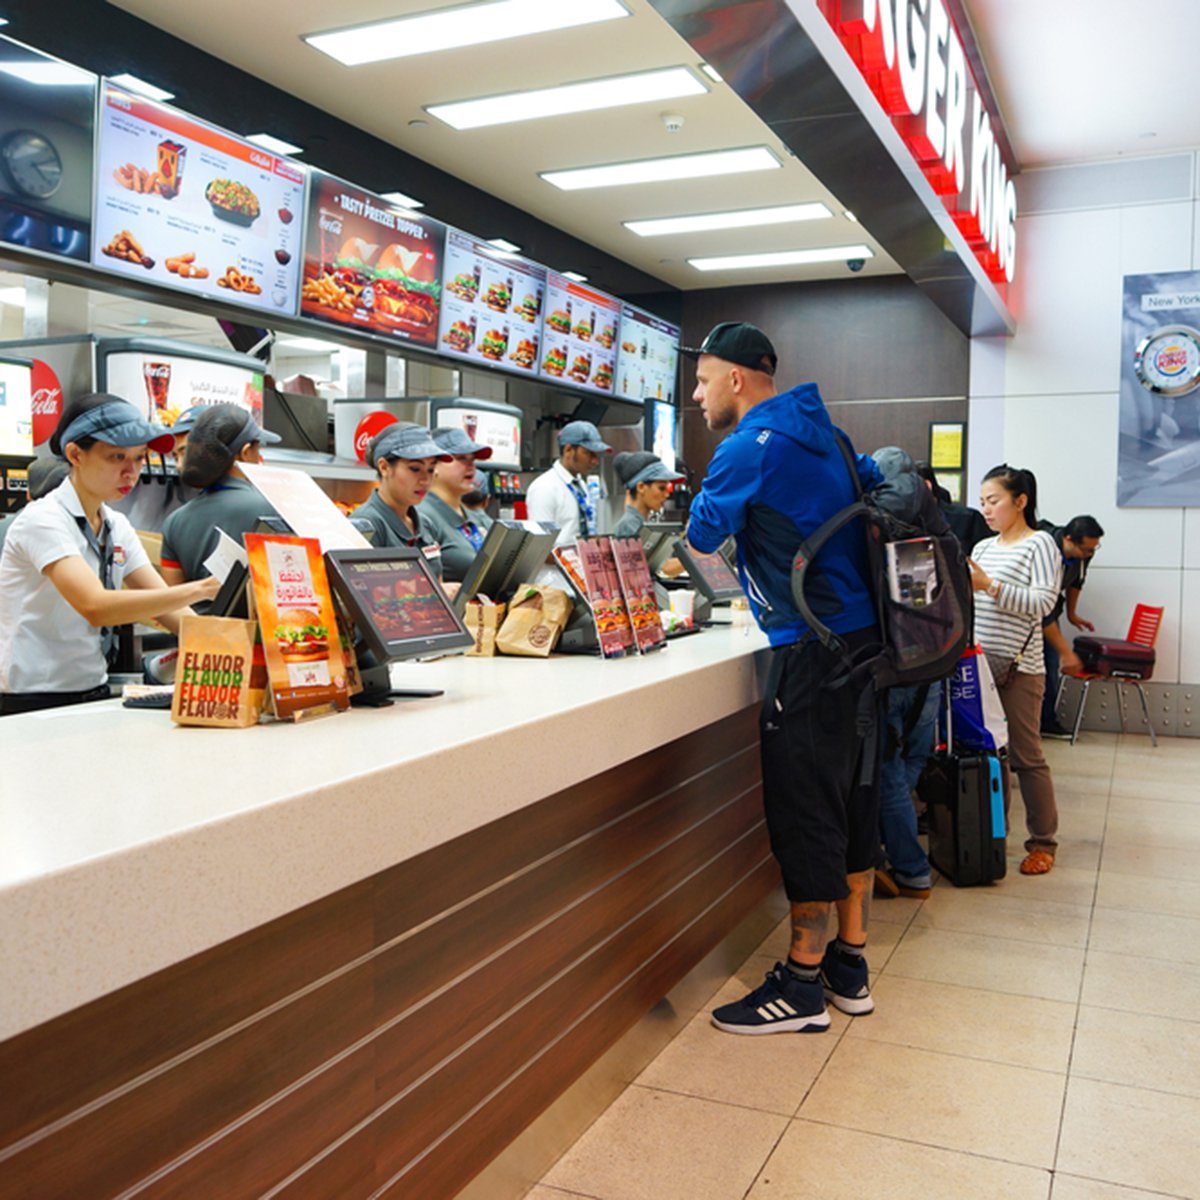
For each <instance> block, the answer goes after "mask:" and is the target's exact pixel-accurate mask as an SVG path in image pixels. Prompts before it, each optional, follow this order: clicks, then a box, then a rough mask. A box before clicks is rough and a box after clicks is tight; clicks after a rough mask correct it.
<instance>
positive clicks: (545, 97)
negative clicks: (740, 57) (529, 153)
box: [425, 67, 708, 129]
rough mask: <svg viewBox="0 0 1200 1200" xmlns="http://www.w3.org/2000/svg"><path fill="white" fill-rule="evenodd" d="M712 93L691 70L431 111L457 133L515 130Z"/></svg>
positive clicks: (674, 69) (570, 86)
mask: <svg viewBox="0 0 1200 1200" xmlns="http://www.w3.org/2000/svg"><path fill="white" fill-rule="evenodd" d="M707 91H708V88H707V87H706V86H705V85H704V84H703V83H701V82H700V80H699V79H697V78H696V76H695V75H693V74H692V72H691V71H689V70H688V69H687V67H667V68H665V69H663V70H659V71H638V72H636V73H634V74H632V75H616V76H613V77H611V78H608V79H588V80H584V81H583V82H582V83H568V84H564V85H563V86H562V87H550V88H538V89H536V90H535V91H530V92H509V93H507V94H506V95H503V96H486V97H484V98H482V99H479V100H457V101H455V102H454V103H453V104H431V105H429V106H428V108H426V110H425V111H426V112H428V113H429V114H430V115H432V116H435V117H437V119H438V120H439V121H445V122H446V124H447V125H451V126H453V127H454V128H455V129H481V128H483V127H484V126H487V125H509V124H512V122H514V121H530V120H533V119H535V118H537V117H559V116H564V115H566V114H567V113H581V112H595V111H596V110H597V109H602V108H620V107H622V106H623V105H626V104H644V103H645V102H647V101H649V100H675V99H678V98H679V97H680V96H702V95H704V94H705V93H706V92H707Z"/></svg>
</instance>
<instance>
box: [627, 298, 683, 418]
mask: <svg viewBox="0 0 1200 1200" xmlns="http://www.w3.org/2000/svg"><path fill="white" fill-rule="evenodd" d="M678 375H679V326H678V325H672V324H671V323H670V322H669V321H664V320H662V319H661V318H660V317H656V316H654V315H653V314H651V313H648V312H643V311H642V309H640V308H634V307H633V306H632V305H630V304H625V305H623V306H622V307H621V348H620V354H619V355H618V356H617V391H616V394H617V395H618V396H621V397H624V398H625V399H627V400H665V401H666V402H667V403H668V404H673V403H674V402H675V381H676V379H677V377H678Z"/></svg>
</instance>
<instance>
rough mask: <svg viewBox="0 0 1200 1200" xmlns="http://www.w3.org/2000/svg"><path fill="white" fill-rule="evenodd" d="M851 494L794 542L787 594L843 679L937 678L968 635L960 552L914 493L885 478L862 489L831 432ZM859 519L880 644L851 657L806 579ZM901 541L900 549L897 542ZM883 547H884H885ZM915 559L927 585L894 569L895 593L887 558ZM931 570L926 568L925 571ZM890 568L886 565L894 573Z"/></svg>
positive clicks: (877, 684)
mask: <svg viewBox="0 0 1200 1200" xmlns="http://www.w3.org/2000/svg"><path fill="white" fill-rule="evenodd" d="M835 436H836V438H837V444H838V448H839V449H840V450H841V452H842V457H843V458H844V459H845V461H846V467H847V469H848V470H849V472H850V478H851V479H852V480H853V481H854V491H855V494H856V495H857V497H858V499H857V500H856V501H855V502H854V503H853V504H849V505H847V506H846V507H845V508H843V509H841V510H840V511H838V512H836V513H834V515H833V516H832V517H830V518H829V519H828V520H827V521H826V522H825V523H824V524H823V525H821V526H820V527H819V528H818V529H816V530H814V532H813V533H811V534H810V535H809V536H808V537H807V538H805V539H804V541H803V542H801V544H800V548H799V549H798V550H797V551H796V555H795V557H794V558H793V560H792V598H793V600H794V602H795V605H796V608H797V609H798V610H799V612H800V615H801V616H802V617H803V618H804V620H805V621H806V622H807V623H808V626H809V628H810V629H811V630H812V632H813V634H814V636H816V637H817V638H818V639H819V640H820V642H821V643H822V645H824V646H825V647H827V648H828V649H829V650H831V651H833V652H834V653H836V654H840V655H841V656H842V657H843V658H844V659H845V662H846V668H847V675H848V677H849V678H848V680H847V682H849V681H858V682H860V683H861V684H862V685H863V686H864V687H866V686H867V685H873V687H872V690H874V691H875V692H880V691H883V690H885V689H886V688H890V687H906V686H911V685H914V684H924V683H932V682H934V681H936V680H939V679H944V678H945V677H946V676H948V675H949V674H950V673H951V672H952V671H953V670H954V668H955V666H956V664H957V663H958V660H959V659H960V658H961V657H962V655H963V651H965V650H966V648H967V646H968V645H969V644H970V642H971V639H972V624H973V619H974V593H973V590H972V588H971V573H970V570H969V569H968V567H967V560H966V556H965V554H964V553H963V549H962V547H961V546H960V545H959V543H958V540H957V539H956V538H955V537H954V535H953V534H952V533H951V532H950V531H949V529H948V528H947V527H946V525H945V521H944V520H942V519H941V518H940V517H938V518H937V524H938V526H940V531H939V530H936V529H935V528H934V527H933V523H932V522H931V521H930V520H928V519H927V516H926V514H927V513H928V512H929V511H930V510H931V509H932V510H933V511H935V512H936V507H935V506H934V505H933V503H932V496H928V497H927V496H926V491H927V489H926V487H925V484H924V482H923V481H920V480H918V481H917V484H918V489H919V490H918V491H916V492H914V493H909V494H902V493H900V492H898V491H897V490H896V489H895V488H894V487H892V486H891V485H889V484H887V483H884V484H882V485H880V486H879V487H876V488H873V489H872V490H871V491H870V492H867V493H865V494H864V492H863V490H862V485H861V483H860V482H859V478H858V469H857V466H856V464H855V461H854V458H853V455H852V454H851V452H850V449H849V448H848V447H847V445H846V443H845V441H844V439H843V438H842V437H841V435H840V434H836V435H835ZM860 519H861V520H862V523H863V527H864V530H865V533H866V548H867V570H868V575H869V578H868V583H869V585H870V588H871V592H872V597H873V599H874V602H875V609H876V617H877V621H878V625H879V630H880V634H881V641H880V642H879V643H876V644H874V645H871V646H868V647H866V648H865V649H863V650H860V651H859V652H858V653H857V655H855V656H854V657H851V656H850V654H849V652H848V649H847V646H846V643H845V642H843V641H842V639H841V638H840V637H838V635H837V634H836V633H834V632H833V630H832V629H830V628H829V627H828V626H827V625H825V624H824V623H823V622H822V621H821V619H820V618H819V617H818V616H817V615H816V614H815V613H814V612H813V610H812V609H811V608H810V607H809V604H808V601H807V600H806V598H805V594H804V583H805V577H806V575H807V573H808V570H809V568H810V567H811V566H812V562H813V559H815V558H816V557H817V555H818V554H820V552H821V547H822V546H824V545H825V543H826V542H827V541H829V539H830V538H831V537H833V535H834V534H835V533H837V532H838V530H839V529H842V528H844V527H845V526H846V525H848V524H850V522H851V521H855V520H860ZM902 544H905V545H904V548H901V547H902ZM889 548H890V549H889ZM904 558H908V559H909V560H912V559H913V558H915V559H917V560H918V561H919V562H920V563H922V564H923V568H922V569H923V570H924V572H925V573H926V574H927V575H928V578H929V579H930V580H931V581H932V580H934V579H936V582H934V583H933V585H932V587H929V586H927V584H926V583H923V582H922V581H920V580H915V579H913V578H912V577H911V576H909V577H907V578H908V582H907V584H906V583H905V582H904V581H905V578H906V576H905V575H904V574H903V573H901V574H900V575H899V577H898V580H896V582H897V583H898V595H894V594H893V586H892V584H893V580H892V578H890V577H889V559H893V560H895V561H897V562H898V561H900V560H901V559H904ZM930 567H932V571H930ZM894 574H895V569H894V568H893V575H894Z"/></svg>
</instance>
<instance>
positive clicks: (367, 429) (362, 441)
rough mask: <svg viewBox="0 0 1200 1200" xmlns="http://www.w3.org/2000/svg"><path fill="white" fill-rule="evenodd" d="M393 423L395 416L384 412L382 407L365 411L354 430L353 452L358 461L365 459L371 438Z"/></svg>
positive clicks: (362, 461) (364, 460) (363, 461)
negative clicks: (365, 413) (368, 411)
mask: <svg viewBox="0 0 1200 1200" xmlns="http://www.w3.org/2000/svg"><path fill="white" fill-rule="evenodd" d="M395 423H396V418H395V417H394V416H392V414H391V413H390V412H384V411H383V410H382V409H379V410H377V411H376V412H370V413H367V415H366V416H365V417H363V419H362V420H361V421H359V423H358V428H357V429H355V431H354V453H355V454H356V455H357V456H358V461H359V462H361V463H365V462H366V461H367V447H368V446H369V445H370V444H371V439H372V438H373V437H375V436H376V434H379V433H382V432H383V430H385V429H386V428H387V427H388V426H389V425H394V424H395Z"/></svg>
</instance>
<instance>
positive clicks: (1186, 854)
mask: <svg viewBox="0 0 1200 1200" xmlns="http://www.w3.org/2000/svg"><path fill="white" fill-rule="evenodd" d="M1197 858H1198V856H1197V854H1196V852H1195V851H1193V850H1179V849H1171V848H1170V847H1166V846H1129V845H1125V844H1123V843H1120V842H1118V843H1116V844H1115V845H1111V846H1110V845H1107V844H1106V845H1105V847H1104V856H1103V858H1102V859H1101V866H1103V867H1104V869H1105V870H1107V871H1116V872H1117V873H1118V874H1120V875H1148V876H1154V877H1156V878H1161V879H1191V878H1193V875H1194V873H1195V870H1196V865H1197Z"/></svg>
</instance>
